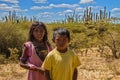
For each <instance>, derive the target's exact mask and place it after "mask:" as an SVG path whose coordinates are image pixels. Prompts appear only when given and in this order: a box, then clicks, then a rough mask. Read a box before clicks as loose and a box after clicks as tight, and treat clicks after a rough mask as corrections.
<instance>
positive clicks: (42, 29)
mask: <svg viewBox="0 0 120 80" xmlns="http://www.w3.org/2000/svg"><path fill="white" fill-rule="evenodd" d="M51 49H52V48H51V46H50V44H49V42H48V36H47V29H46V26H45V24H44V23H42V22H38V21H35V22H34V23H33V24H32V25H31V28H30V31H29V38H28V41H27V42H25V43H24V46H23V53H22V56H21V58H20V66H21V67H23V68H26V69H28V70H29V72H28V79H27V80H45V77H44V70H43V69H42V68H41V65H42V63H43V61H44V59H45V57H46V55H47V54H48V52H49V51H51Z"/></svg>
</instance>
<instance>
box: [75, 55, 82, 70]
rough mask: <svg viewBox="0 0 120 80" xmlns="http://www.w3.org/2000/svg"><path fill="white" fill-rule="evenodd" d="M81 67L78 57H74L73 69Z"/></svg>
mask: <svg viewBox="0 0 120 80" xmlns="http://www.w3.org/2000/svg"><path fill="white" fill-rule="evenodd" d="M80 65H81V62H80V59H79V57H78V55H76V54H75V55H74V68H76V67H78V66H80Z"/></svg>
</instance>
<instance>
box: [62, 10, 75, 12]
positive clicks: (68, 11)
mask: <svg viewBox="0 0 120 80" xmlns="http://www.w3.org/2000/svg"><path fill="white" fill-rule="evenodd" d="M64 12H65V13H72V12H73V10H65V11H64Z"/></svg>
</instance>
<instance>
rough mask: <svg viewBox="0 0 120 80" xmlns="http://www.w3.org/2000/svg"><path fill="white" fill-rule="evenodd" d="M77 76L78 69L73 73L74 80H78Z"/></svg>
mask: <svg viewBox="0 0 120 80" xmlns="http://www.w3.org/2000/svg"><path fill="white" fill-rule="evenodd" d="M77 75H78V70H77V68H75V69H74V73H73V80H77Z"/></svg>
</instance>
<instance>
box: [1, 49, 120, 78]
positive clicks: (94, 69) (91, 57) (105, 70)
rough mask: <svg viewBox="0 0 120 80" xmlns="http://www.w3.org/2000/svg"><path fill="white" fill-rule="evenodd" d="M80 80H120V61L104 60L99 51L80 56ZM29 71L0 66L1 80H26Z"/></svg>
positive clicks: (4, 65)
mask: <svg viewBox="0 0 120 80" xmlns="http://www.w3.org/2000/svg"><path fill="white" fill-rule="evenodd" d="M78 55H79V57H80V60H81V63H82V64H81V66H80V67H78V70H79V72H78V80H120V59H113V58H107V59H106V58H104V57H101V56H100V53H98V52H97V51H95V50H94V51H90V50H89V51H88V53H87V54H86V55H83V54H82V55H81V53H79V54H78ZM26 77H27V71H26V70H25V69H23V68H21V67H20V66H19V63H18V64H2V65H0V80H26Z"/></svg>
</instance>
